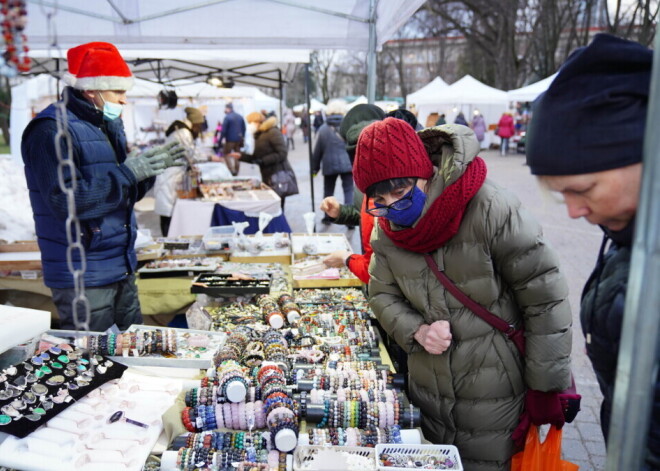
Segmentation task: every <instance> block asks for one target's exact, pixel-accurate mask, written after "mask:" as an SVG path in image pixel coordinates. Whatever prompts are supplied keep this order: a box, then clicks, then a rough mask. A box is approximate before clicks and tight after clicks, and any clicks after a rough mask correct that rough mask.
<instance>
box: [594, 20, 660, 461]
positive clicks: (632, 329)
mask: <svg viewBox="0 0 660 471" xmlns="http://www.w3.org/2000/svg"><path fill="white" fill-rule="evenodd" d="M653 56H654V57H653V70H652V73H651V92H650V96H649V101H648V112H647V116H646V118H647V119H646V129H645V133H644V160H643V168H644V172H643V174H642V188H641V192H640V203H639V207H638V210H637V217H636V226H635V241H634V244H633V249H632V257H631V263H630V275H629V277H628V291H627V293H626V307H625V314H624V320H623V331H622V334H621V347H620V350H619V359H618V363H617V370H616V384H615V388H614V404H613V408H612V420H611V422H610V433H609V440H608V442H609V447H608V452H607V465H606V466H607V467H606V470H607V471H618V470H622V469H642V465H643V463H644V456H645V453H646V445H647V438H648V431H649V424H650V416H651V413H652V402H653V391H654V387H655V384H656V381H657V378H658V351H660V350H659V345H658V335H660V291H659V290H658V280H660V135H659V134H658V132H657V129H658V125H659V124H660V33H659V32H656V34H655V48H654V52H653ZM656 451H657V450H656Z"/></svg>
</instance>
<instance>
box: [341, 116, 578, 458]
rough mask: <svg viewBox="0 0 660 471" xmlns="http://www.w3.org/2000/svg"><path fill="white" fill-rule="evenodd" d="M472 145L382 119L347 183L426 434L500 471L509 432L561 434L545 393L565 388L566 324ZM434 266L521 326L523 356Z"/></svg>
mask: <svg viewBox="0 0 660 471" xmlns="http://www.w3.org/2000/svg"><path fill="white" fill-rule="evenodd" d="M478 150H479V142H478V141H477V139H476V137H475V135H474V132H473V131H472V130H471V129H470V128H468V127H465V126H458V125H453V124H449V125H444V126H439V127H435V128H429V129H425V130H423V131H420V132H419V133H415V132H414V130H413V129H412V128H411V127H410V125H408V124H407V123H405V122H403V121H401V120H397V119H393V118H387V119H385V120H384V121H378V122H375V123H373V124H371V125H369V126H368V127H366V128H365V129H364V130H363V131H362V133H361V134H360V137H359V140H358V144H357V153H356V158H355V163H354V167H353V176H354V179H355V183H356V185H357V187H358V188H359V189H360V191H362V192H364V193H365V194H366V196H367V197H368V198H370V200H369V201H372V202H373V203H371V204H370V207H369V208H368V209H367V211H368V212H369V213H370V214H372V215H374V216H378V223H377V224H376V227H375V228H374V232H373V234H372V240H371V242H372V248H373V251H374V254H373V257H372V259H371V264H370V266H369V275H370V277H371V279H370V283H369V294H370V304H371V306H372V308H373V310H374V313H375V314H376V317H377V318H378V320H379V321H380V323H381V325H382V327H383V328H384V329H385V331H386V332H387V333H388V334H389V335H390V336H391V337H392V338H394V339H395V340H396V342H397V343H398V344H399V345H400V346H401V347H402V348H403V349H404V350H405V351H406V352H407V353H408V355H409V356H408V368H409V372H410V375H409V378H410V396H411V399H412V402H413V403H414V404H415V405H416V406H418V407H420V408H421V411H422V429H423V431H424V434H425V436H426V438H427V439H429V440H430V441H432V442H433V443H444V444H454V445H456V446H457V447H458V448H459V451H460V453H461V458H462V459H463V462H464V463H465V468H466V469H470V470H471V471H475V470H476V471H482V470H508V469H509V466H510V458H511V456H512V455H513V453H514V451H516V447H515V445H514V439H513V438H512V435H513V434H514V432H516V433H515V435H516V438H524V436H525V433H526V428H527V427H528V426H529V423H530V421H531V422H532V423H535V424H541V423H553V424H555V425H557V426H562V425H563V422H564V419H563V414H562V410H561V406H560V403H559V398H558V396H557V394H553V393H552V392H554V391H561V390H563V389H566V388H568V387H569V386H570V382H571V376H570V353H571V322H572V318H571V313H570V308H569V305H568V300H567V296H568V288H567V286H566V282H565V280H564V277H563V275H562V274H561V273H560V271H559V269H558V266H557V264H558V261H557V257H556V255H555V254H554V252H553V250H552V249H550V248H549V247H548V246H547V245H546V244H545V243H544V241H543V236H542V233H541V227H540V226H539V224H538V223H537V222H536V221H535V220H534V219H533V218H532V217H531V216H530V215H529V214H528V213H526V212H525V211H524V210H523V209H522V208H521V205H520V202H519V201H518V200H517V198H516V197H515V196H513V195H512V194H511V193H509V192H507V191H506V190H505V189H503V188H502V187H500V186H498V185H496V184H495V183H493V182H491V181H489V180H487V179H486V164H485V163H484V161H483V160H482V159H481V158H479V157H477V156H476V154H477V152H478ZM436 267H438V268H437V270H438V271H440V272H444V274H445V275H446V276H447V277H448V278H449V279H450V280H451V281H450V283H451V282H453V284H454V285H455V286H456V287H457V288H458V289H459V290H460V291H461V292H462V293H464V294H465V295H467V296H468V297H469V298H471V300H473V301H476V302H477V303H479V304H480V305H481V306H483V307H484V308H486V309H487V310H488V311H490V312H491V313H493V314H494V315H495V316H497V317H498V318H500V319H503V320H504V321H506V324H508V325H509V326H512V327H513V328H515V329H521V330H524V336H525V343H526V354H525V355H524V357H523V356H522V355H521V354H520V353H519V351H518V349H517V348H516V345H514V343H513V342H512V341H511V340H509V339H508V338H507V336H506V335H505V334H504V333H502V332H500V331H499V330H497V329H495V328H494V327H492V326H491V325H490V324H488V323H487V322H486V321H484V320H483V319H482V318H480V317H479V316H477V315H475V314H474V313H473V312H472V311H471V310H470V309H468V308H467V307H465V306H464V305H463V304H462V302H461V300H459V299H458V298H457V297H454V295H452V294H450V293H449V292H448V291H447V289H446V288H445V286H446V284H443V283H441V281H439V278H438V275H436V274H435V272H434V268H436ZM445 283H446V282H445ZM528 390H529V392H528ZM523 412H524V413H523ZM519 424H520V425H519Z"/></svg>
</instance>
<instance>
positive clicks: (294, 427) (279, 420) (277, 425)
mask: <svg viewBox="0 0 660 471" xmlns="http://www.w3.org/2000/svg"><path fill="white" fill-rule="evenodd" d="M257 384H258V385H259V390H260V391H261V398H262V400H263V408H264V412H265V413H266V426H267V427H268V430H270V433H271V435H270V436H271V440H272V442H273V447H274V448H276V449H278V450H280V451H283V452H288V451H291V450H293V449H294V448H295V447H296V444H297V443H298V415H299V413H298V407H299V406H298V403H297V402H296V401H294V400H293V399H292V398H290V397H289V394H288V392H287V389H286V376H285V375H284V372H283V371H282V370H281V369H280V368H279V367H278V366H276V365H266V366H262V367H261V368H259V371H258V372H257Z"/></svg>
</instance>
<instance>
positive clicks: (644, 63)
mask: <svg viewBox="0 0 660 471" xmlns="http://www.w3.org/2000/svg"><path fill="white" fill-rule="evenodd" d="M652 59H653V53H652V51H651V50H649V49H647V48H646V47H643V46H641V45H640V44H638V43H635V42H632V41H627V40H624V39H619V38H616V37H614V36H610V35H605V34H599V35H596V37H595V38H594V40H593V41H592V42H591V44H589V46H587V47H584V48H581V49H578V50H577V51H576V52H574V53H573V54H572V55H571V56H570V57H569V58H568V60H567V61H566V63H565V64H564V65H563V66H562V67H561V69H560V70H559V74H558V75H557V77H556V78H555V80H553V82H552V84H550V87H549V88H548V90H547V91H546V92H545V93H544V94H543V95H541V96H540V97H539V98H538V99H537V101H536V102H535V103H534V108H533V112H534V113H533V119H532V122H531V126H530V129H529V133H528V134H527V139H528V140H527V164H528V165H529V168H530V170H531V172H532V174H534V175H537V176H538V178H539V180H540V182H541V184H542V185H543V186H544V187H546V188H547V189H550V190H552V191H556V192H559V193H561V194H562V195H563V197H564V202H565V204H566V209H567V211H568V214H569V216H570V217H572V218H585V219H586V220H587V221H589V222H590V223H591V224H598V225H599V226H600V227H601V229H602V230H603V242H602V244H601V249H600V253H599V255H598V262H597V264H596V268H595V269H594V272H593V274H592V275H591V276H590V277H589V281H588V282H587V285H586V286H585V288H584V290H583V294H582V303H581V313H580V319H581V322H582V330H583V332H584V334H585V337H586V341H587V354H588V355H589V358H590V359H591V362H592V364H593V367H594V370H595V372H596V377H597V378H598V383H599V385H600V388H601V391H602V393H603V404H602V407H601V414H600V419H601V428H602V430H603V435H604V436H605V440H606V441H607V437H608V431H609V424H610V416H611V413H612V401H613V395H614V384H615V380H616V369H617V358H618V355H619V348H618V347H619V342H620V338H621V328H622V323H623V322H624V319H623V316H624V306H625V296H626V289H627V280H628V271H629V268H630V256H631V249H632V241H633V231H634V228H635V215H636V213H637V206H638V204H639V192H640V187H641V174H642V147H643V143H644V129H645V126H646V112H647V106H648V96H649V87H650V81H651V67H652ZM559 136H560V137H561V138H558V137H559ZM608 243H609V244H610V248H609V249H608V250H607V251H606V247H607V244H608ZM655 315H658V313H655ZM658 380H659V377H656V378H653V379H650V380H649V384H654V387H653V390H652V391H651V390H649V391H648V393H649V394H654V399H653V413H652V414H653V415H652V418H651V426H650V430H649V436H648V443H647V455H646V467H645V468H644V469H660V382H659V381H658Z"/></svg>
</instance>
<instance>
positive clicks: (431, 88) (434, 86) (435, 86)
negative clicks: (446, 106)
mask: <svg viewBox="0 0 660 471" xmlns="http://www.w3.org/2000/svg"><path fill="white" fill-rule="evenodd" d="M448 86H449V85H448V84H447V82H445V81H444V80H442V79H441V78H440V77H436V78H434V79H433V80H431V81H430V82H429V83H427V84H426V85H424V86H423V87H422V88H420V89H419V90H417V91H415V92H413V93H411V94H410V95H408V96H407V97H406V103H417V101H418V100H424V99H425V97H427V96H432V95H434V94H435V93H437V92H439V91H440V90H442V89H444V88H447V87H448Z"/></svg>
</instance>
